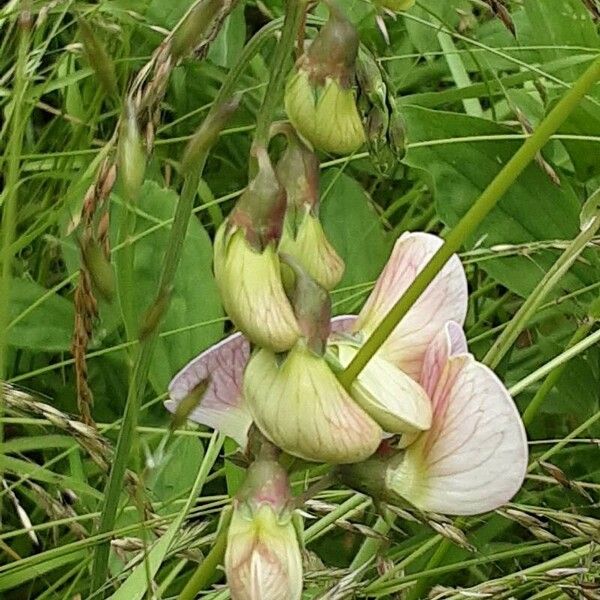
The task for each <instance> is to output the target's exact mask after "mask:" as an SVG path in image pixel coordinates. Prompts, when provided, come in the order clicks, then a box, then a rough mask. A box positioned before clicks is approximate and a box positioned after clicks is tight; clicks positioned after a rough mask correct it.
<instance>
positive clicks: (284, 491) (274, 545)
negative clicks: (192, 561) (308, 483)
mask: <svg viewBox="0 0 600 600" xmlns="http://www.w3.org/2000/svg"><path fill="white" fill-rule="evenodd" d="M225 573H226V574H227V582H228V584H229V590H230V592H231V597H232V599H233V600H300V597H301V595H302V556H301V554H300V544H299V541H298V537H297V534H296V528H295V527H294V523H293V521H292V510H291V496H290V486H289V481H288V478H287V474H286V472H285V470H284V469H283V468H282V467H281V466H280V465H279V463H277V461H275V460H258V461H257V462H255V463H253V464H252V465H251V466H250V467H249V469H248V474H247V478H246V481H245V482H244V484H243V485H242V487H241V489H240V492H239V494H238V496H237V497H236V498H235V500H234V502H233V515H232V518H231V523H230V525H229V531H228V535H227V550H226V552H225Z"/></svg>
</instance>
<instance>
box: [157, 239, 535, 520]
mask: <svg viewBox="0 0 600 600" xmlns="http://www.w3.org/2000/svg"><path fill="white" fill-rule="evenodd" d="M441 244H442V240H441V239H439V238H438V237H436V236H434V235H431V234H426V233H405V234H404V235H402V236H401V237H400V238H399V240H398V241H397V242H396V245H395V247H394V249H393V251H392V254H391V257H390V259H389V261H388V263H387V265H386V266H385V268H384V270H383V272H382V274H381V276H380V277H379V279H378V281H377V283H376V285H375V288H374V290H373V292H372V294H371V296H370V297H369V298H368V300H367V302H366V303H365V305H364V307H363V309H362V310H361V312H360V314H359V315H358V316H357V317H354V316H344V317H336V318H334V319H333V320H332V332H333V333H332V337H331V338H330V344H329V351H328V352H329V354H330V355H331V356H332V357H333V360H337V361H338V362H339V363H341V364H342V366H343V365H345V364H347V363H348V362H349V360H351V358H352V356H353V354H354V353H355V352H356V351H357V345H360V343H361V341H364V340H365V339H366V338H367V337H368V336H369V335H370V334H371V333H372V332H373V330H374V329H375V328H376V327H377V325H378V324H379V323H380V321H381V319H383V317H384V316H385V315H386V314H387V312H388V311H389V309H390V308H391V307H392V306H393V305H394V304H395V302H396V301H397V300H398V299H399V298H400V297H401V296H402V294H403V293H404V292H405V291H406V289H407V288H408V287H409V285H410V284H411V283H412V281H413V280H414V278H415V277H416V275H417V274H418V273H419V272H420V271H421V270H422V269H423V267H424V266H425V265H426V264H427V262H428V261H429V260H430V259H431V257H432V256H433V255H434V254H435V252H436V251H437V250H438V249H439V247H440V246H441ZM466 312H467V283H466V277H465V273H464V270H463V267H462V265H461V263H460V260H459V259H458V257H456V256H454V257H452V259H451V260H450V261H449V262H448V263H447V264H446V265H445V267H444V268H443V269H442V271H441V272H440V273H439V274H438V275H437V276H436V278H435V279H434V280H433V282H432V283H431V284H430V285H429V287H428V288H427V289H426V291H425V292H424V293H423V294H422V296H421V297H420V298H419V300H418V301H417V302H416V303H415V304H414V305H413V307H412V308H411V309H410V311H409V312H408V314H407V315H406V316H405V317H404V319H402V321H401V322H400V323H399V324H398V326H397V327H396V328H395V330H394V331H393V333H392V334H391V335H390V337H389V338H388V340H387V341H386V342H385V344H384V345H383V346H382V347H381V349H380V350H379V351H378V353H377V354H376V356H375V357H374V359H372V361H371V362H370V363H369V364H368V365H367V367H366V368H365V369H364V370H363V372H362V373H361V374H360V375H359V377H358V378H357V380H356V382H355V383H354V384H353V386H352V389H351V390H350V395H351V396H352V398H353V400H354V401H355V402H356V403H357V408H358V406H360V408H361V409H362V410H363V411H364V412H365V413H366V414H367V415H368V416H369V417H370V418H371V419H373V420H374V421H375V422H376V423H377V424H378V425H379V426H380V427H381V428H382V429H383V430H385V431H388V432H389V433H394V434H402V445H404V446H405V449H404V451H403V452H402V454H401V459H398V460H395V461H394V462H393V463H390V466H389V468H388V469H387V472H386V476H385V477H386V482H385V483H386V486H387V487H388V488H389V489H392V490H393V491H394V492H395V493H397V494H398V495H400V496H402V497H403V498H404V499H406V500H408V501H409V502H410V503H412V504H414V505H415V506H417V507H419V508H421V509H423V510H430V511H435V512H441V513H446V514H476V513H480V512H485V511H488V510H491V509H493V508H496V507H497V506H500V505H502V504H503V503H505V502H507V501H508V500H509V499H510V498H511V497H512V496H513V495H514V494H515V493H516V492H517V491H518V489H519V487H520V486H521V483H522V481H523V478H524V476H525V468H526V464H527V441H526V437H525V431H524V427H523V424H522V422H521V419H520V417H519V414H518V411H517V409H516V407H515V405H514V402H513V400H512V399H511V397H510V395H509V394H508V392H507V390H506V388H505V387H504V385H503V384H502V383H501V382H500V380H499V379H498V378H497V377H496V375H495V374H494V373H493V372H492V371H491V370H490V369H488V368H487V367H485V366H484V365H482V364H480V363H478V362H477V361H476V360H475V359H474V357H473V356H472V355H471V354H469V352H468V350H467V344H466V340H465V337H464V334H463V331H462V326H463V324H464V319H465V316H466ZM340 334H341V335H340ZM344 334H349V335H344ZM250 355H251V348H250V344H249V342H247V341H246V340H245V339H244V338H243V336H242V335H241V334H239V333H238V334H234V335H232V336H230V337H228V338H227V339H225V340H223V341H222V342H220V343H219V344H217V345H215V346H213V347H212V348H210V349H209V350H207V351H205V352H204V353H203V354H201V355H200V356H199V357H198V358H196V359H194V360H193V361H192V362H191V363H189V364H188V365H187V366H186V367H184V368H183V369H182V370H181V371H180V372H179V373H178V374H177V375H176V376H175V378H174V379H173V381H172V382H171V385H170V388H169V392H170V400H169V401H168V402H167V403H166V406H167V408H168V409H169V410H171V411H174V410H175V409H176V407H177V405H178V404H179V403H180V402H181V401H183V400H184V399H185V398H186V397H187V396H188V395H190V394H191V393H192V392H193V390H194V388H196V386H197V385H198V384H199V383H200V382H201V381H202V380H203V379H206V378H210V380H209V383H208V390H207V392H206V394H205V396H204V398H203V400H202V403H201V405H200V406H198V407H196V408H195V409H194V410H193V411H192V412H191V414H190V415H189V418H190V419H192V420H194V421H196V422H198V423H203V424H206V425H209V426H211V427H215V428H218V429H220V430H221V431H223V432H224V433H226V434H227V435H230V436H231V437H233V438H234V439H235V440H236V441H237V442H238V443H239V444H240V445H241V446H242V447H243V446H245V444H246V438H247V433H248V430H249V427H250V425H251V423H252V420H253V419H252V414H251V410H250V408H251V407H249V406H248V404H249V403H248V402H245V401H244V397H243V391H242V390H243V385H242V381H243V375H244V370H245V367H246V364H247V363H248V361H249V358H250ZM271 401H272V402H276V399H271ZM345 421H346V415H345V414H340V415H336V423H335V434H336V436H337V438H338V439H342V438H343V437H344V435H345V427H346V425H348V424H347V423H346V422H345ZM300 425H301V423H300ZM284 449H285V448H284ZM361 460H362V458H361ZM332 462H336V461H332ZM337 462H344V461H337ZM346 462H348V461H346Z"/></svg>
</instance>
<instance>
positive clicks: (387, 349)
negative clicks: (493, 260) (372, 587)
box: [166, 2, 527, 600]
mask: <svg viewBox="0 0 600 600" xmlns="http://www.w3.org/2000/svg"><path fill="white" fill-rule="evenodd" d="M382 4H383V5H384V6H385V7H386V8H391V7H392V6H393V7H395V8H396V9H398V10H400V9H402V8H404V7H405V6H408V5H409V4H410V2H399V3H392V2H385V3H383V2H382ZM358 49H359V45H358V37H357V36H356V32H355V31H354V29H353V28H352V27H351V26H349V24H348V22H347V21H345V20H344V19H343V18H342V17H341V15H339V14H338V13H337V12H336V11H335V10H333V9H332V10H331V14H330V20H329V21H328V22H327V24H326V25H325V26H324V27H323V28H322V29H321V32H320V33H319V35H318V36H317V38H316V39H315V40H314V41H313V43H312V44H311V46H310V47H309V49H308V51H307V53H306V54H305V55H304V56H303V57H302V58H301V59H300V61H299V62H298V65H297V70H296V72H295V73H294V74H293V75H292V76H291V79H290V80H289V82H288V86H287V91H286V108H287V111H288V115H289V117H290V120H291V122H292V124H293V125H294V126H295V128H296V129H294V128H293V127H292V126H290V125H288V124H277V125H275V126H274V127H273V128H272V134H273V135H279V134H282V135H283V136H285V138H286V148H285V151H284V152H283V154H282V155H281V156H280V158H279V160H278V162H277V164H276V165H275V166H273V164H272V163H271V158H270V156H269V153H268V150H267V149H266V148H264V147H258V148H256V149H255V150H254V152H255V157H256V162H257V164H258V169H257V173H256V176H255V177H254V178H253V179H252V181H250V183H249V185H248V187H247V188H246V190H245V191H244V193H243V194H242V196H241V197H240V199H239V201H238V202H237V204H236V206H235V208H234V209H233V211H232V212H231V213H230V215H229V216H228V218H227V219H226V220H225V221H224V223H223V224H222V225H221V227H220V228H219V230H218V231H217V233H216V236H215V242H214V272H215V278H216V281H217V284H218V287H219V290H220V294H221V298H222V302H223V306H224V308H225V310H226V312H227V315H228V316H229V318H230V319H231V321H232V322H233V324H234V325H235V326H236V328H237V329H238V332H237V333H234V334H233V335H230V336H229V337H227V338H226V339H224V340H222V341H221V342H219V343H218V344H216V345H214V346H213V347H211V348H209V349H208V350H206V351H205V352H203V353H202V354H201V355H200V356H198V357H197V358H195V359H194V360H192V361H191V362H190V363H189V364H188V365H186V366H185V367H184V368H183V369H182V370H181V371H180V372H179V373H178V374H177V375H176V376H175V378H174V379H173V381H172V382H171V385H170V388H169V395H170V398H169V400H168V401H167V402H166V406H167V408H168V409H169V410H170V411H172V412H177V413H180V412H181V411H182V408H183V409H184V411H185V412H186V413H187V416H188V418H190V419H191V420H193V421H196V422H198V423H201V424H204V425H208V426H210V427H212V428H214V429H216V430H219V431H221V432H223V433H224V434H226V435H228V436H230V437H231V438H233V439H234V440H235V441H236V442H237V443H238V444H239V445H240V447H241V448H242V449H244V450H245V449H246V448H247V446H248V440H249V432H250V431H251V426H252V425H254V427H256V428H257V430H258V431H259V432H260V435H261V436H262V439H264V440H266V441H265V444H266V445H267V446H268V447H269V448H275V449H276V452H280V451H283V452H286V453H287V454H290V455H292V456H295V457H298V458H300V459H303V460H306V461H311V462H317V463H328V464H331V465H336V467H335V472H336V473H337V474H338V476H339V478H340V480H341V481H343V482H344V483H345V484H347V485H348V486H350V487H353V488H354V489H357V490H361V491H363V492H366V493H368V494H371V495H372V496H373V497H375V498H377V499H379V500H382V501H384V502H387V503H391V504H398V505H406V504H408V505H412V506H414V507H416V508H418V509H421V510H425V511H433V512H439V513H445V514H452V515H472V514H477V513H482V512H486V511H489V510H492V509H494V508H496V507H498V506H500V505H502V504H503V503H505V502H507V501H508V500H509V499H510V498H511V497H512V496H513V495H514V494H515V493H516V492H517V490H518V489H519V487H520V485H521V483H522V481H523V478H524V476H525V468H526V464H527V442H526V438H525V432H524V428H523V424H522V422H521V419H520V417H519V414H518V412H517V410H516V408H515V405H514V403H513V401H512V399H511V398H510V396H509V394H508V392H507V390H506V389H505V387H504V385H503V384H502V383H501V381H500V380H499V379H498V378H497V377H496V375H495V374H494V373H493V372H492V371H491V370H490V369H488V368H487V367H485V366H484V365H482V364H480V363H478V362H477V361H476V360H475V359H474V357H473V356H472V355H471V354H470V353H469V352H468V349H467V343H466V339H465V336H464V333H463V324H464V321H465V317H466V312H467V302H468V298H467V280H466V276H465V272H464V269H463V267H462V265H461V263H460V260H459V259H458V257H457V256H453V257H452V259H451V260H450V261H449V262H448V263H447V264H446V265H445V266H444V268H443V269H442V270H441V271H440V272H439V273H438V274H437V276H436V277H435V278H434V280H433V281H432V283H431V284H430V285H429V287H428V288H427V289H426V291H425V292H424V293H423V294H422V295H421V297H420V298H419V299H418V301H417V302H416V303H415V304H414V305H413V306H412V308H411V309H410V310H409V312H408V314H407V315H406V316H405V317H404V318H403V319H402V320H401V322H400V323H399V324H398V325H397V326H396V328H395V329H394V330H393V332H392V333H391V335H390V336H389V337H388V339H387V340H386V341H385V343H384V344H383V345H382V346H381V347H380V348H379V349H378V351H377V352H376V354H375V355H374V356H373V358H372V359H371V360H370V361H369V362H368V364H367V365H366V367H365V368H364V369H363V371H362V372H361V373H360V374H359V375H358V377H357V378H356V379H355V381H354V382H352V383H351V384H350V385H349V386H348V388H346V387H344V386H343V385H342V384H341V383H340V380H339V379H338V375H339V373H340V372H341V371H342V370H343V369H344V368H345V367H346V366H347V365H348V364H349V363H350V362H351V361H352V359H353V358H354V356H355V355H356V354H357V352H359V351H360V349H361V347H362V345H363V344H364V343H365V342H366V341H367V340H368V339H369V336H370V335H371V334H372V333H373V331H374V330H375V329H376V328H377V327H378V325H379V324H380V323H381V321H382V319H383V318H384V317H385V316H386V314H387V313H388V312H389V311H390V309H391V308H392V307H393V306H394V304H395V303H396V302H397V301H398V300H399V298H400V297H401V296H402V295H403V294H404V292H405V291H406V290H407V288H408V287H409V286H410V285H411V283H412V282H413V281H414V279H415V277H416V276H417V274H418V273H419V272H420V271H421V270H422V269H423V268H424V267H425V265H426V264H427V263H428V262H429V260H430V259H431V258H432V256H433V255H434V254H435V253H436V252H437V250H438V249H439V248H440V246H441V244H442V240H441V239H439V238H438V237H436V236H435V235H431V234H428V233H419V232H406V233H404V234H403V235H402V236H401V237H400V238H399V239H398V240H397V242H396V244H395V246H394V248H393V251H392V253H391V256H390V258H389V261H388V263H387V265H386V266H385V268H384V269H383V272H382V273H381V275H380V277H379V279H378V280H377V282H376V284H375V287H374V289H373V291H372V293H371V295H370V297H369V298H368V299H367V301H366V303H365V305H364V307H363V308H362V310H361V311H360V313H359V314H358V315H357V316H354V315H345V316H338V317H334V318H332V317H331V301H330V296H329V292H330V290H332V289H333V288H334V287H335V286H336V285H337V284H338V283H339V281H340V280H341V278H342V275H343V272H344V263H343V261H342V259H341V258H340V256H339V255H338V254H337V252H336V250H335V249H334V248H333V246H332V245H331V244H330V243H329V241H328V240H327V236H326V234H325V231H324V230H323V227H322V225H321V222H320V220H319V164H318V160H317V157H316V155H315V154H314V153H313V151H312V150H311V149H310V148H309V147H308V145H307V143H306V140H308V141H309V142H310V143H312V144H313V145H314V146H315V147H317V148H320V149H323V150H326V151H329V152H343V153H347V152H352V151H354V150H356V149H357V147H359V146H360V145H361V144H362V143H363V142H364V141H365V137H364V136H365V129H364V127H363V122H362V121H361V117H360V116H359V113H358V109H357V104H356V97H355V92H354V88H353V82H354V78H355V76H356V73H355V62H356V58H357V53H358ZM367 63H368V60H367ZM367 66H368V64H367ZM361 72H362V75H360V74H359V78H360V79H361V80H363V89H366V90H369V94H371V96H372V97H375V98H377V97H379V98H380V99H382V101H381V103H380V104H379V108H377V105H374V107H375V108H373V107H372V110H370V112H369V115H370V117H369V119H370V122H371V123H375V122H378V123H379V122H385V123H388V122H389V119H388V117H389V115H388V114H387V113H386V110H387V109H386V106H388V105H387V104H386V103H385V102H384V100H385V98H384V97H385V92H382V91H381V90H382V89H383V88H382V85H380V82H379V80H378V79H377V77H373V76H372V73H373V72H374V71H373V69H371V68H370V67H369V68H366V69H363V70H362V71H361ZM330 104H331V105H333V106H335V107H337V108H338V109H339V110H341V112H340V115H342V117H343V118H341V117H340V121H339V122H337V123H336V124H335V127H334V128H333V129H331V128H330V129H328V128H327V127H326V126H323V124H324V123H325V122H326V121H327V117H325V118H324V117H323V114H321V111H326V112H327V111H330V110H331V107H329V108H327V106H328V105H330ZM378 115H379V116H378ZM380 117H381V118H380ZM383 117H385V118H383ZM382 118H383V121H382ZM334 130H335V132H336V134H335V135H333V136H332V135H330V134H331V131H334ZM383 130H385V131H388V126H387V125H386V126H385V127H384V128H383ZM383 130H381V128H380V133H381V131H383ZM297 132H298V133H297ZM385 135H388V134H387V133H386V134H385ZM379 139H383V138H381V137H380V138H379ZM198 390H202V398H201V400H200V402H199V403H198V402H197V396H198ZM191 400H192V401H193V402H191ZM291 515H292V509H291V495H290V490H289V483H288V481H287V475H286V473H285V471H284V470H283V469H282V467H281V466H280V465H279V463H278V462H277V461H276V454H275V455H270V456H269V458H268V459H265V458H264V457H261V456H260V453H259V458H258V459H257V460H256V462H254V463H253V464H252V465H251V467H250V469H249V470H248V473H247V480H246V483H245V484H244V486H243V488H242V490H241V492H240V494H239V495H238V496H237V498H236V499H235V500H234V512H233V517H232V522H231V525H230V529H229V543H228V546H227V553H226V558H225V568H226V572H227V575H228V580H229V585H230V590H231V594H232V597H233V598H234V600H235V599H246V598H248V599H250V598H264V599H267V600H269V599H276V598H300V596H301V588H302V585H301V584H302V581H301V579H302V576H301V559H300V549H299V548H300V546H299V541H298V537H297V536H296V534H295V532H294V527H293V525H292V522H291ZM282 594H283V595H282Z"/></svg>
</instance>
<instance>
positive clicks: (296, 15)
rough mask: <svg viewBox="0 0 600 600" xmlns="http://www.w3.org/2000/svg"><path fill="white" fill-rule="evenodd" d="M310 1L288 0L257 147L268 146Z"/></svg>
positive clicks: (260, 116)
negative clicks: (288, 70)
mask: <svg viewBox="0 0 600 600" xmlns="http://www.w3.org/2000/svg"><path fill="white" fill-rule="evenodd" d="M307 4H308V0H288V1H287V3H286V12H285V19H284V21H283V28H282V30H281V37H280V38H279V41H278V42H277V46H276V47H275V52H274V55H273V62H272V64H271V74H270V77H269V83H268V85H267V89H266V91H265V97H264V100H263V103H262V105H261V107H260V109H259V111H258V114H257V116H256V131H255V133H254V145H255V146H264V147H266V146H267V143H268V140H269V129H270V127H271V123H272V121H273V115H274V112H275V109H276V108H277V105H278V104H279V101H280V100H281V96H282V94H283V83H284V80H285V76H286V75H287V68H286V63H287V61H288V60H289V57H290V54H291V53H292V50H293V48H294V42H295V41H296V37H297V34H298V30H299V28H300V26H301V24H302V22H303V20H304V13H305V12H306V6H307Z"/></svg>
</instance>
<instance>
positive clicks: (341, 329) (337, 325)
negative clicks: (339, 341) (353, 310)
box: [331, 315, 358, 333]
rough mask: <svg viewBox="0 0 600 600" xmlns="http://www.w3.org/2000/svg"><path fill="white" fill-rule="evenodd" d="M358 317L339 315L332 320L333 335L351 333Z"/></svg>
mask: <svg viewBox="0 0 600 600" xmlns="http://www.w3.org/2000/svg"><path fill="white" fill-rule="evenodd" d="M356 319H358V317H357V316H356V315H339V316H337V317H333V319H331V333H350V332H351V331H352V328H353V325H354V323H356Z"/></svg>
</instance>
